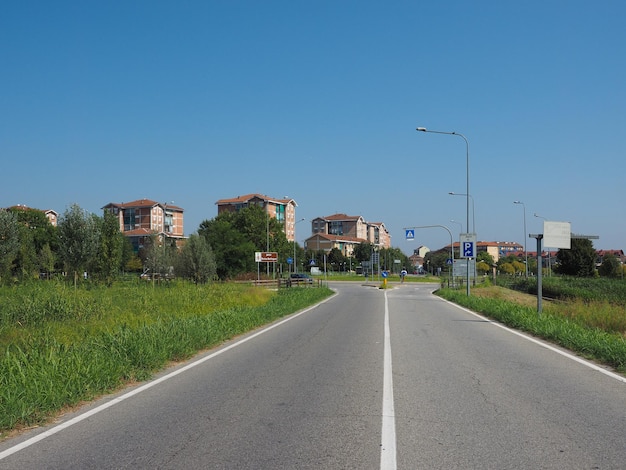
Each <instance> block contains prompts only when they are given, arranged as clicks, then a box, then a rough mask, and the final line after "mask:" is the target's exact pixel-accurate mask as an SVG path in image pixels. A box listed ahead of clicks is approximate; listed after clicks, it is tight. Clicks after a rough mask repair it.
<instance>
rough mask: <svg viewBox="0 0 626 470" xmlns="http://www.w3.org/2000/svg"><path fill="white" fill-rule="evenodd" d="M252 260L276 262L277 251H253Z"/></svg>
mask: <svg viewBox="0 0 626 470" xmlns="http://www.w3.org/2000/svg"><path fill="white" fill-rule="evenodd" d="M254 260H255V261H256V262H257V263H276V262H277V261H278V253H276V252H275V251H257V252H255V253H254Z"/></svg>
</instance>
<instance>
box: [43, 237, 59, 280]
mask: <svg viewBox="0 0 626 470" xmlns="http://www.w3.org/2000/svg"><path fill="white" fill-rule="evenodd" d="M55 263H56V256H55V254H54V252H53V251H52V249H51V248H50V245H48V244H47V243H46V244H45V245H44V246H43V248H42V249H41V251H40V252H39V269H40V272H44V273H46V275H47V276H48V278H49V277H50V274H52V273H53V272H54V265H55Z"/></svg>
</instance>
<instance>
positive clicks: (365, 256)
mask: <svg viewBox="0 0 626 470" xmlns="http://www.w3.org/2000/svg"><path fill="white" fill-rule="evenodd" d="M373 247H374V245H372V244H371V243H368V242H366V243H360V244H358V245H356V246H355V247H354V251H353V253H352V256H354V257H355V258H356V260H357V261H358V262H359V263H362V262H363V261H369V260H370V258H371V257H372V249H373Z"/></svg>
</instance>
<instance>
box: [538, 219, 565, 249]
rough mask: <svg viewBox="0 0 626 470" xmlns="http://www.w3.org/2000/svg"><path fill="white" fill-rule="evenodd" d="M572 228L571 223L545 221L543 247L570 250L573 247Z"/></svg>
mask: <svg viewBox="0 0 626 470" xmlns="http://www.w3.org/2000/svg"><path fill="white" fill-rule="evenodd" d="M571 240H572V227H571V224H570V223H569V222H553V221H550V220H544V221H543V246H549V247H550V248H563V249H566V250H569V249H570V248H571V246H572V241H571Z"/></svg>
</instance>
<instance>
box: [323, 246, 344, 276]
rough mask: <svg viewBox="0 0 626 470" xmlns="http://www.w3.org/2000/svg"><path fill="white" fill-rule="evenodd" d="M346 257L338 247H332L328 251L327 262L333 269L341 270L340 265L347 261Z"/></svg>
mask: <svg viewBox="0 0 626 470" xmlns="http://www.w3.org/2000/svg"><path fill="white" fill-rule="evenodd" d="M347 259H348V258H346V257H345V256H344V255H343V253H342V252H341V250H340V249H339V248H333V249H331V250H330V252H329V253H328V258H327V262H328V264H330V266H331V268H332V270H333V271H336V272H338V271H341V266H343V263H345V262H346V261H347Z"/></svg>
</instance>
